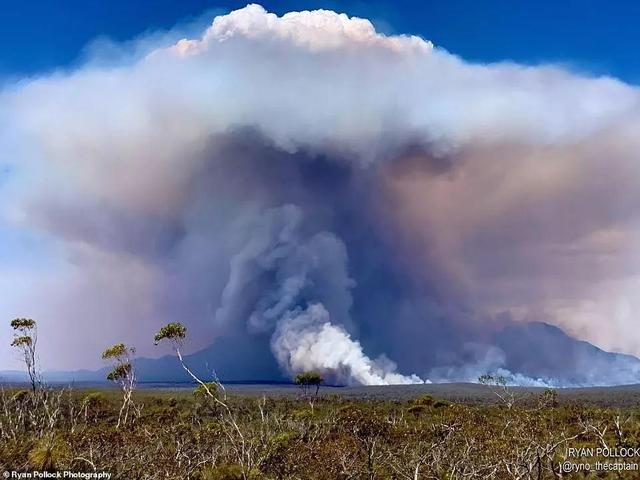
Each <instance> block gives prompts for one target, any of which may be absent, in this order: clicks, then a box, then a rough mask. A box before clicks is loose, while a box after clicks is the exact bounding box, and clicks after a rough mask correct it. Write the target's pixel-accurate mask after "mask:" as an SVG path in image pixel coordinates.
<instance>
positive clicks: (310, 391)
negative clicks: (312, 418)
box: [293, 372, 324, 411]
mask: <svg viewBox="0 0 640 480" xmlns="http://www.w3.org/2000/svg"><path fill="white" fill-rule="evenodd" d="M293 382H294V383H295V384H296V385H298V386H299V387H300V390H302V396H303V397H304V398H305V400H306V401H307V402H309V406H310V407H311V410H312V411H313V406H314V404H315V401H316V399H317V398H318V392H319V391H320V385H322V383H323V382H324V378H322V375H320V373H318V372H302V373H299V374H297V375H296V376H295V378H294V379H293Z"/></svg>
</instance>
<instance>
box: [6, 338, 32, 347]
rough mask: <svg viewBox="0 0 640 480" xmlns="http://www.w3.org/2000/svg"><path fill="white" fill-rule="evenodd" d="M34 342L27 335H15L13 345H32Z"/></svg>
mask: <svg viewBox="0 0 640 480" xmlns="http://www.w3.org/2000/svg"><path fill="white" fill-rule="evenodd" d="M32 344H33V339H32V338H31V337H30V336H28V335H25V336H23V337H15V338H14V339H13V341H12V342H11V346H12V347H30V346H31V345H32Z"/></svg>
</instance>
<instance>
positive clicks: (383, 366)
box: [271, 304, 425, 385]
mask: <svg viewBox="0 0 640 480" xmlns="http://www.w3.org/2000/svg"><path fill="white" fill-rule="evenodd" d="M271 347H272V349H273V353H274V354H275V356H276V358H277V359H278V362H279V363H280V365H283V366H285V367H286V368H287V370H289V371H290V372H292V373H295V372H302V371H309V370H319V371H321V372H330V373H332V374H333V375H335V377H336V378H337V380H338V381H342V382H345V383H354V382H355V383H360V384H362V385H399V384H410V383H425V382H424V380H422V379H421V378H420V377H418V376H417V375H410V376H406V375H401V374H399V373H397V372H396V371H395V369H396V365H395V364H394V363H393V362H391V361H389V360H388V359H386V358H385V357H382V358H381V359H379V360H377V361H373V360H371V359H370V358H369V357H367V356H366V355H365V354H364V352H363V351H362V346H361V345H360V343H359V342H358V341H357V340H354V339H352V338H351V335H349V333H348V332H346V331H345V329H344V328H342V327H341V326H339V325H332V324H331V320H330V318H329V312H327V310H326V309H325V308H324V307H323V306H322V305H321V304H312V305H309V307H307V309H306V310H299V309H296V310H293V311H290V312H288V313H287V314H286V315H285V316H284V317H283V318H282V319H281V320H280V321H279V322H278V326H277V327H276V331H275V333H274V335H273V338H272V339H271Z"/></svg>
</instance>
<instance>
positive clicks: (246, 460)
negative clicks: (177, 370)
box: [154, 322, 253, 478]
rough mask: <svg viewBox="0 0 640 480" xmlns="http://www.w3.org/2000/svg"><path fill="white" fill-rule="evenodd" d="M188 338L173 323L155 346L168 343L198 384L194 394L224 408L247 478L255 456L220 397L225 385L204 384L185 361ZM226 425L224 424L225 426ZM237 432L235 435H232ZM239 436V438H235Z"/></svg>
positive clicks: (183, 329) (157, 337) (229, 433)
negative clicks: (183, 352)
mask: <svg viewBox="0 0 640 480" xmlns="http://www.w3.org/2000/svg"><path fill="white" fill-rule="evenodd" d="M186 337H187V327H185V326H184V325H183V324H182V323H179V322H172V323H168V324H167V325H165V326H164V327H162V328H161V329H160V330H158V333H156V335H155V337H154V340H155V344H156V345H158V344H159V343H160V342H162V341H168V342H169V343H170V344H171V346H172V348H173V350H174V351H175V352H176V355H177V356H178V360H180V365H182V368H183V369H184V371H185V372H187V374H188V375H189V376H190V377H191V378H193V380H195V382H196V383H197V384H198V387H197V388H196V389H195V391H194V394H196V395H198V396H207V397H209V398H211V399H212V400H213V402H214V403H215V404H217V405H220V406H221V407H222V408H223V412H224V415H223V419H224V420H225V421H226V423H228V424H229V426H230V427H231V429H232V430H231V431H230V430H227V429H226V426H225V432H226V434H227V438H229V440H230V441H231V443H232V444H233V446H234V449H235V450H236V453H237V455H238V463H240V466H241V468H242V472H243V478H247V476H248V472H249V471H251V468H252V465H253V456H252V454H251V450H250V449H249V448H247V441H246V439H245V437H244V434H243V433H242V430H240V426H239V425H238V422H237V420H236V417H235V415H234V414H233V412H232V411H231V409H230V408H229V405H228V404H227V403H226V400H227V398H226V395H225V396H224V397H223V398H222V399H221V398H220V397H219V396H218V395H217V392H218V389H221V390H222V391H223V392H224V385H222V383H221V382H220V381H219V380H218V379H217V378H214V380H213V381H212V382H204V381H202V380H201V379H200V378H199V377H198V376H197V375H196V374H195V373H193V372H192V371H191V369H190V368H189V366H188V365H187V364H186V362H185V361H184V358H183V357H182V352H181V348H182V344H183V342H184V339H185V338H186ZM214 377H215V375H214ZM223 425H224V424H223ZM233 432H235V435H233V434H232V433H233ZM235 436H237V438H235Z"/></svg>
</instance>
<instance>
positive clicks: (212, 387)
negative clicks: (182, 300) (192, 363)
mask: <svg viewBox="0 0 640 480" xmlns="http://www.w3.org/2000/svg"><path fill="white" fill-rule="evenodd" d="M185 338H187V327H185V326H184V325H183V324H182V323H180V322H172V323H168V324H167V325H165V326H164V327H162V328H161V329H160V330H158V333H156V335H155V337H154V340H155V342H154V343H155V345H158V344H159V343H160V342H162V341H163V340H166V341H168V342H169V343H170V344H171V347H172V348H173V351H174V352H176V355H177V356H178V360H180V365H182V368H183V369H184V371H185V372H187V374H188V375H189V376H190V377H191V378H193V379H194V380H195V381H196V383H197V384H198V385H199V386H198V388H197V391H198V392H199V393H200V394H206V395H207V396H209V397H211V398H216V395H215V393H216V391H217V389H218V387H221V388H224V387H222V384H221V383H220V382H218V381H217V380H216V381H214V382H204V381H202V380H200V378H198V376H197V375H196V374H194V373H193V372H192V371H191V369H190V368H189V367H188V365H187V364H186V362H185V361H184V358H183V357H182V352H181V348H182V345H183V342H184V339H185Z"/></svg>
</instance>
